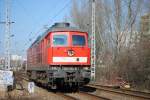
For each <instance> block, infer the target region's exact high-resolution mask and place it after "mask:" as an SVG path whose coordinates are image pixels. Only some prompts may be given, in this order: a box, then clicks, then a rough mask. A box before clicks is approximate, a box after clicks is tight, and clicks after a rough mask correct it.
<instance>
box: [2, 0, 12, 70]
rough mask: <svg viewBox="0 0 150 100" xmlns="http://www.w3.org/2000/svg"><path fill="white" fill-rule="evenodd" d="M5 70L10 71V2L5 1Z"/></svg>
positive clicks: (8, 0)
mask: <svg viewBox="0 0 150 100" xmlns="http://www.w3.org/2000/svg"><path fill="white" fill-rule="evenodd" d="M5 9H6V11H5V17H6V19H5V40H4V45H5V46H4V47H5V68H4V69H5V70H10V38H11V36H10V24H11V23H12V22H10V0H5Z"/></svg>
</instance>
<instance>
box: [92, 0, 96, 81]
mask: <svg viewBox="0 0 150 100" xmlns="http://www.w3.org/2000/svg"><path fill="white" fill-rule="evenodd" d="M95 1H96V0H92V34H91V38H92V39H91V79H92V80H93V81H95V68H96V62H95V61H96V39H95V8H96V6H95Z"/></svg>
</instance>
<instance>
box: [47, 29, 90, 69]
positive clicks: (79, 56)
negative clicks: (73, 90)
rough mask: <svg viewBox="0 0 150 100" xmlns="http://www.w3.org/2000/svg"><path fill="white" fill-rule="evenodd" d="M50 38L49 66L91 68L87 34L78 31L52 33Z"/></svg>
mask: <svg viewBox="0 0 150 100" xmlns="http://www.w3.org/2000/svg"><path fill="white" fill-rule="evenodd" d="M48 38H49V39H50V43H51V45H50V46H49V47H48V48H47V52H48V58H47V59H48V64H50V65H87V66H90V49H89V47H88V42H87V39H88V38H87V33H84V32H78V31H75V32H72V31H66V32H52V33H51V34H49V36H48ZM82 67H85V66H82Z"/></svg>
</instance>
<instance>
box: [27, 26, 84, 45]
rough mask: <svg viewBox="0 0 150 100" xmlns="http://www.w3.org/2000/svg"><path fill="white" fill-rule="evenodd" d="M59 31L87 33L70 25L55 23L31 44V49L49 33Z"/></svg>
mask: <svg viewBox="0 0 150 100" xmlns="http://www.w3.org/2000/svg"><path fill="white" fill-rule="evenodd" d="M59 31H77V32H85V31H83V30H81V29H79V28H76V27H71V26H70V24H69V23H55V24H54V25H52V26H51V27H50V28H49V29H47V30H46V31H45V32H44V33H43V34H42V35H40V36H38V37H37V39H36V40H35V41H34V42H33V43H32V44H31V46H30V47H29V48H31V47H32V46H33V45H35V44H37V43H39V42H40V41H41V40H42V39H43V38H44V37H45V36H47V34H48V33H49V32H59Z"/></svg>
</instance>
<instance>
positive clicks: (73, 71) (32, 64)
mask: <svg viewBox="0 0 150 100" xmlns="http://www.w3.org/2000/svg"><path fill="white" fill-rule="evenodd" d="M27 66H28V67H27V74H28V76H29V78H30V79H32V80H34V81H35V82H37V83H41V84H44V85H46V86H50V87H51V88H54V87H55V88H59V87H64V86H67V87H68V86H69V87H79V86H82V85H85V84H87V83H89V81H90V48H89V47H88V33H87V32H84V31H81V30H79V29H77V28H74V27H71V26H70V24H69V23H55V24H54V25H53V26H52V27H50V28H49V29H48V30H47V31H46V32H45V33H44V34H43V35H42V36H39V37H38V38H37V39H36V40H35V41H34V43H33V44H32V45H31V46H30V47H29V49H28V51H27Z"/></svg>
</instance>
